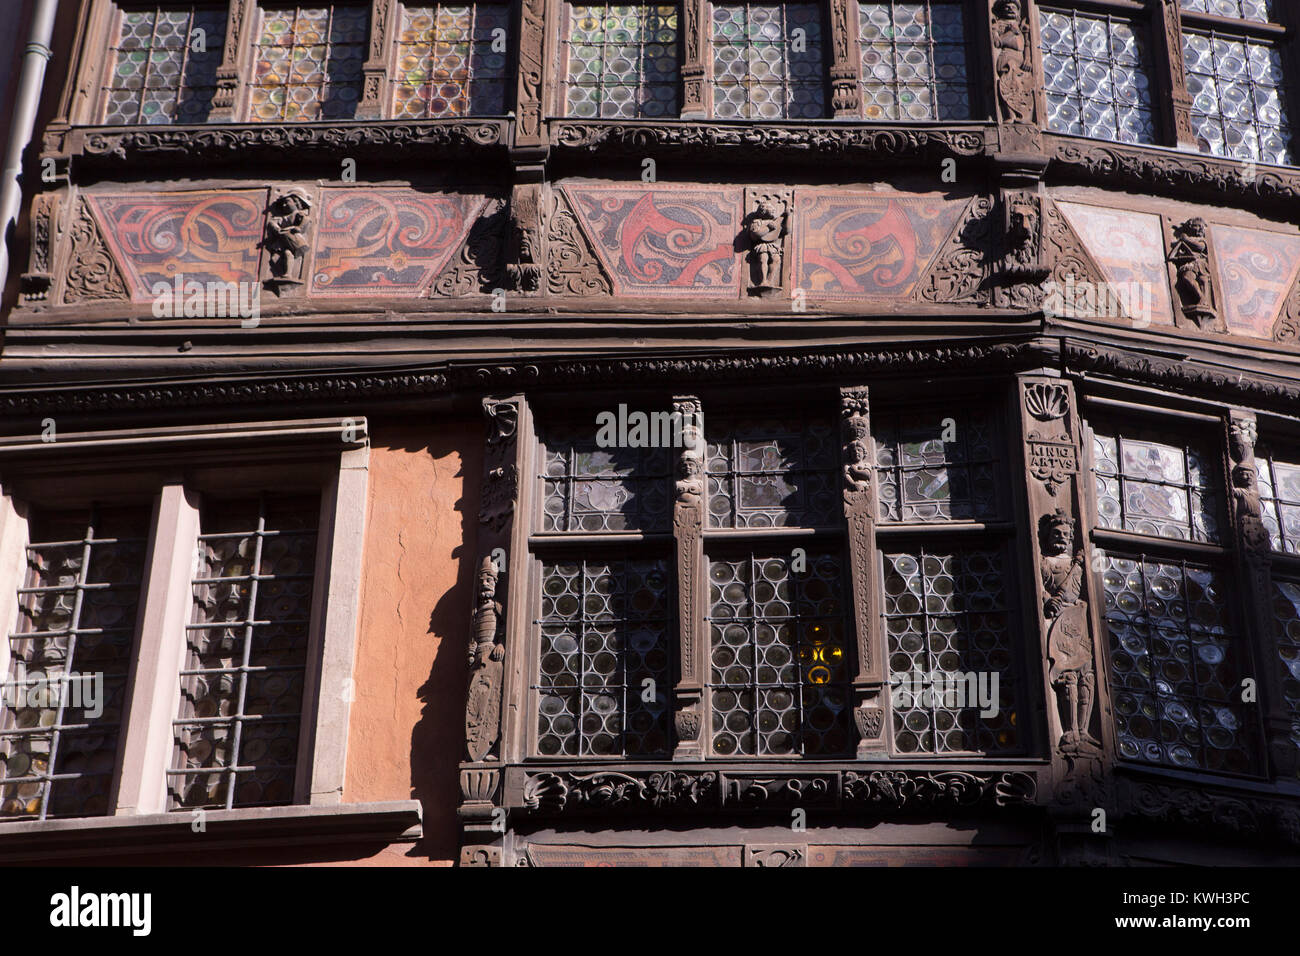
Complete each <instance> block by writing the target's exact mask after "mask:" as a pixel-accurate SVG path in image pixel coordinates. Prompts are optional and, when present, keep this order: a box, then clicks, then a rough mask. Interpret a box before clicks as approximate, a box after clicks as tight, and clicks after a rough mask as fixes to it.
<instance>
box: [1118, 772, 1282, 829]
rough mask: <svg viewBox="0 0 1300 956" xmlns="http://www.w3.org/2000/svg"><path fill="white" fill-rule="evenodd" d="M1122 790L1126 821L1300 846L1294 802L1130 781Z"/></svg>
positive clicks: (1122, 814)
mask: <svg viewBox="0 0 1300 956" xmlns="http://www.w3.org/2000/svg"><path fill="white" fill-rule="evenodd" d="M1116 784H1117V787H1116V790H1117V810H1118V815H1119V816H1120V818H1121V819H1122V818H1124V817H1127V816H1134V817H1141V818H1144V819H1147V820H1150V821H1154V822H1157V823H1162V824H1167V825H1169V826H1173V827H1177V828H1180V829H1190V830H1196V831H1200V832H1202V833H1204V832H1205V831H1210V832H1216V833H1226V834H1228V835H1230V836H1232V837H1237V838H1242V837H1244V838H1248V839H1249V838H1253V839H1259V840H1261V841H1274V840H1277V841H1281V842H1283V843H1286V844H1288V845H1290V846H1300V804H1297V803H1296V802H1295V801H1294V800H1280V799H1276V798H1269V797H1265V796H1262V795H1260V794H1258V793H1254V792H1250V793H1246V792H1236V793H1233V792H1229V791H1227V790H1218V789H1212V788H1209V787H1206V786H1204V785H1200V784H1198V785H1195V786H1193V785H1190V784H1188V785H1180V784H1176V783H1168V784H1166V783H1157V782H1154V781H1149V780H1138V779H1130V778H1129V777H1127V776H1121V777H1120V778H1119V779H1118V780H1117V781H1116Z"/></svg>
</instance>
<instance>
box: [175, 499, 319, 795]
mask: <svg viewBox="0 0 1300 956" xmlns="http://www.w3.org/2000/svg"><path fill="white" fill-rule="evenodd" d="M319 514H320V502H319V499H317V498H315V497H313V496H301V497H297V496H295V497H284V496H271V495H265V496H262V497H260V498H255V499H238V500H221V499H207V498H205V500H204V504H203V508H202V510H201V512H200V529H201V532H202V533H201V535H200V537H199V541H198V554H197V556H196V561H197V563H198V573H197V575H196V576H195V578H194V581H193V592H194V604H193V616H192V623H191V624H190V625H189V626H187V627H186V634H185V637H186V655H185V664H184V667H183V669H182V670H181V678H180V680H181V709H180V716H179V719H178V720H177V721H176V722H175V748H174V754H173V758H172V767H171V770H170V771H169V773H168V785H169V790H170V794H171V802H172V806H173V807H177V808H179V807H209V808H217V809H221V808H230V807H247V806H266V805H272V804H284V803H290V802H292V800H293V797H294V775H295V770H296V764H297V758H298V741H299V730H300V726H301V723H302V709H303V682H304V678H305V671H306V663H307V648H308V643H309V636H310V629H311V615H312V582H313V578H314V573H315V566H316V528H317V523H318V521H319Z"/></svg>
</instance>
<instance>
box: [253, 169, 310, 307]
mask: <svg viewBox="0 0 1300 956" xmlns="http://www.w3.org/2000/svg"><path fill="white" fill-rule="evenodd" d="M311 214H312V207H311V200H310V199H308V198H307V195H306V194H305V193H303V192H302V191H301V190H298V189H288V190H276V191H274V192H273V193H272V195H271V201H270V203H268V205H267V207H266V233H265V235H264V237H263V239H262V248H263V249H264V250H265V251H266V255H265V261H266V278H265V279H264V280H263V284H264V285H265V286H266V288H267V289H269V290H270V291H271V292H274V293H275V294H276V295H284V294H285V293H286V291H289V290H292V289H294V288H298V287H301V286H302V285H303V282H304V281H305V278H306V277H305V269H306V266H307V253H308V250H310V248H311V233H312V226H313V223H312V215H311Z"/></svg>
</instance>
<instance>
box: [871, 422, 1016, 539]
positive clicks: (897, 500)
mask: <svg viewBox="0 0 1300 956" xmlns="http://www.w3.org/2000/svg"><path fill="white" fill-rule="evenodd" d="M875 440H876V468H877V472H876V473H877V474H878V475H879V477H880V490H879V495H880V512H881V517H882V518H883V519H884V520H885V521H902V522H913V521H981V520H986V519H989V518H994V517H997V516H998V513H999V511H1000V509H1001V505H1000V499H999V496H998V490H997V468H998V459H999V453H998V449H999V446H998V443H999V442H1000V440H1001V436H1000V433H999V431H998V429H997V426H996V423H995V420H994V419H993V418H992V417H990V416H988V415H986V414H978V413H976V414H971V413H957V414H955V415H954V414H950V413H948V412H947V411H942V410H940V411H935V412H933V413H931V414H928V415H927V414H917V413H915V412H908V413H905V414H901V415H889V414H881V415H877V416H876V421H875Z"/></svg>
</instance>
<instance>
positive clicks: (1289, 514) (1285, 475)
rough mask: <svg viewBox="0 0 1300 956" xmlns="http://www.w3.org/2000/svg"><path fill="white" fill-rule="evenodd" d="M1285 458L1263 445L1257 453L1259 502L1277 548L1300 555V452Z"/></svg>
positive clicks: (1290, 453)
mask: <svg viewBox="0 0 1300 956" xmlns="http://www.w3.org/2000/svg"><path fill="white" fill-rule="evenodd" d="M1286 459H1289V460H1285V459H1283V458H1279V457H1277V456H1276V454H1274V453H1273V452H1271V451H1270V450H1268V449H1267V448H1264V447H1260V448H1258V449H1257V450H1256V454H1255V471H1256V474H1257V476H1258V479H1259V498H1260V505H1261V506H1262V510H1263V513H1264V525H1265V527H1267V528H1268V535H1269V540H1270V541H1271V542H1272V544H1273V550H1274V551H1285V552H1287V553H1288V554H1300V453H1297V452H1295V451H1292V452H1289V453H1287V455H1286Z"/></svg>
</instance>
